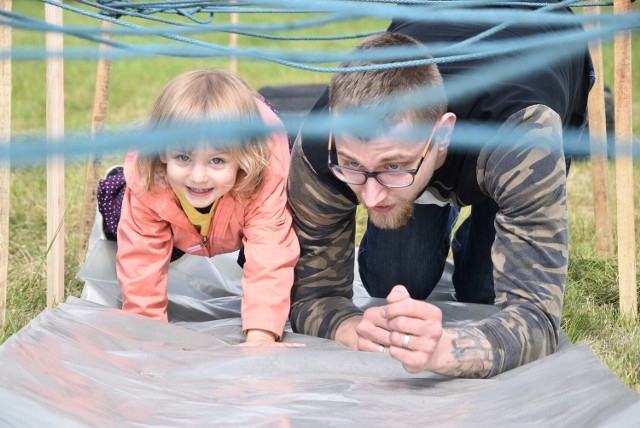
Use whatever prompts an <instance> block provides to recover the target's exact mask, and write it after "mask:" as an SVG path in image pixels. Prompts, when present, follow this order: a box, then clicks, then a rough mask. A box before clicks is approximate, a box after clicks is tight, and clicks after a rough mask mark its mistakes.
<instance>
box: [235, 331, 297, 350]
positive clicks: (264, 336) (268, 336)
mask: <svg viewBox="0 0 640 428" xmlns="http://www.w3.org/2000/svg"><path fill="white" fill-rule="evenodd" d="M237 346H273V347H278V348H299V347H302V346H306V345H305V344H304V343H289V342H278V341H276V336H275V334H273V333H271V332H270V331H267V330H258V329H253V330H249V331H248V332H247V341H246V342H243V343H239V344H238V345H237Z"/></svg>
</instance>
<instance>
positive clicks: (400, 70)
mask: <svg viewBox="0 0 640 428" xmlns="http://www.w3.org/2000/svg"><path fill="white" fill-rule="evenodd" d="M407 46H414V47H417V48H424V45H423V44H422V43H420V42H418V41H417V40H415V39H413V38H412V37H409V36H405V35H402V34H397V33H390V32H385V33H380V34H376V35H373V36H370V37H368V38H366V39H365V40H364V41H362V42H361V43H359V44H358V45H357V46H356V47H355V48H354V49H353V51H354V52H358V51H364V50H367V49H382V48H393V47H407ZM426 58H429V56H428V55H426V54H425V55H419V54H417V55H416V57H415V58H411V59H426ZM388 62H389V61H388V60H383V61H347V62H344V63H342V64H341V66H342V67H358V66H371V65H375V64H384V63H388ZM417 91H428V93H429V94H430V95H433V97H431V96H430V102H428V103H425V104H426V105H421V106H418V107H417V108H416V109H408V110H400V111H385V112H384V113H380V114H381V116H379V117H377V118H376V119H380V120H385V121H392V122H395V123H397V122H400V121H403V120H406V119H409V120H412V121H416V122H419V121H423V122H435V121H437V120H438V119H440V117H441V116H442V115H443V114H445V113H446V111H447V100H446V95H445V92H444V86H443V83H442V76H441V75H440V71H439V70H438V67H437V66H436V65H435V64H423V65H416V66H410V67H400V66H399V67H394V68H389V69H375V70H369V71H356V72H344V73H336V74H335V75H334V76H333V78H332V79H331V82H330V84H329V107H330V109H331V112H332V113H340V112H346V111H349V110H351V109H357V108H362V107H364V108H367V107H374V108H375V107H376V106H379V105H381V104H383V103H384V102H385V101H386V100H387V99H388V98H389V97H396V96H402V95H409V96H411V95H414V96H415V94H416V92H417Z"/></svg>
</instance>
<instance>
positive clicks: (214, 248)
mask: <svg viewBox="0 0 640 428" xmlns="http://www.w3.org/2000/svg"><path fill="white" fill-rule="evenodd" d="M256 103H257V104H258V106H259V108H260V113H261V115H262V118H263V120H264V122H265V123H266V124H268V125H276V126H277V125H279V126H282V132H277V133H274V134H272V135H271V136H270V137H269V143H270V145H271V158H270V162H269V166H268V168H267V172H266V174H265V177H264V181H263V183H262V185H261V186H260V188H259V190H258V192H257V194H256V195H255V199H253V200H245V201H242V202H239V201H237V200H235V199H234V198H233V197H231V196H230V195H229V194H226V195H224V196H223V197H222V198H221V199H220V200H219V201H218V204H217V206H216V211H215V213H214V216H213V218H212V220H211V221H212V224H211V227H210V228H209V233H208V236H207V241H206V243H205V242H204V240H203V237H202V236H201V235H200V234H199V233H198V232H197V231H196V229H195V227H194V226H193V224H191V222H190V221H189V219H188V218H187V216H186V214H185V213H184V211H182V209H181V207H180V203H179V202H178V198H177V197H176V195H175V193H174V192H173V190H172V189H171V186H170V185H169V184H168V182H167V180H166V178H165V177H164V176H156V180H155V181H156V183H155V191H154V192H149V191H141V189H140V180H139V176H138V175H137V170H136V168H135V159H136V153H135V152H131V153H129V154H128V155H127V158H126V160H125V167H124V174H125V179H126V182H127V188H126V191H125V195H124V200H123V203H122V212H121V215H120V223H119V225H118V254H117V263H116V265H117V275H118V280H119V281H120V284H121V285H122V296H123V310H126V311H129V312H133V313H137V314H140V315H144V316H147V317H150V318H155V319H159V320H163V321H167V271H168V268H169V262H170V258H171V252H172V249H173V247H174V246H175V247H177V248H179V249H181V250H183V251H185V252H188V253H191V254H196V255H201V256H205V257H211V256H214V255H216V254H222V253H230V252H233V251H235V250H238V249H240V247H242V246H244V252H245V257H246V263H245V265H244V269H243V276H242V290H243V297H242V329H243V331H246V330H249V329H254V328H259V329H263V330H268V331H271V332H273V333H275V334H277V335H278V336H279V337H282V333H283V329H284V326H285V323H286V321H287V318H288V315H289V309H290V294H291V287H292V284H293V269H294V267H295V265H296V262H297V261H298V257H299V254H300V247H299V245H298V239H297V237H296V235H295V233H294V231H293V229H292V227H291V222H292V220H291V214H290V212H289V209H288V206H287V192H286V178H287V175H288V172H289V159H290V157H289V145H288V139H287V134H286V133H285V131H284V126H283V125H282V122H281V121H280V119H279V118H278V117H277V116H276V114H275V113H274V112H273V111H272V110H271V109H270V108H269V107H268V106H267V105H266V104H264V103H263V102H262V101H260V100H256ZM203 244H204V245H203Z"/></svg>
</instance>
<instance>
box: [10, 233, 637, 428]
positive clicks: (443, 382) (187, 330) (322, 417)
mask: <svg viewBox="0 0 640 428" xmlns="http://www.w3.org/2000/svg"><path fill="white" fill-rule="evenodd" d="M114 255H115V247H114V245H113V243H110V242H106V241H103V240H100V239H98V240H94V241H93V242H92V244H91V250H90V252H89V255H88V258H87V261H86V263H85V265H84V266H83V268H82V270H81V272H80V273H79V276H80V277H81V278H83V279H84V280H85V281H86V284H87V286H86V287H85V293H84V297H85V298H87V299H91V300H93V302H90V301H87V300H81V299H76V298H69V299H68V300H67V302H66V303H64V304H62V305H60V306H58V307H57V308H55V309H48V310H45V311H44V312H42V313H41V314H40V315H39V316H38V317H36V318H35V319H34V320H33V321H31V322H30V323H29V324H28V325H27V326H26V327H25V328H23V329H22V330H21V331H19V332H18V333H16V334H15V335H14V336H12V337H11V338H9V339H8V340H7V341H6V342H5V343H4V344H3V345H2V346H0V426H2V427H4V426H10V427H23V426H24V427H45V426H46V427H53V426H62V427H98V426H100V427H102V426H118V427H123V426H133V427H144V426H163V427H178V426H180V427H182V426H189V427H192V426H252V427H297V426H304V427H305V428H308V427H316V426H319V427H325V426H385V427H388V426H424V425H428V426H451V427H464V426H474V427H476V426H491V427H500V426H535V427H539V426H554V427H560V426H572V427H573V426H580V427H583V426H611V427H627V426H628V427H631V426H638V424H639V422H638V421H640V397H639V396H638V395H637V394H635V393H634V392H633V391H632V390H630V389H629V388H627V387H626V386H625V385H624V384H623V383H622V382H621V381H620V380H619V379H618V378H617V377H616V376H615V375H614V374H613V373H612V372H611V371H609V369H608V368H607V367H606V366H605V365H604V364H602V363H601V362H600V361H599V360H598V359H597V358H596V357H595V355H594V354H593V353H592V352H591V350H590V349H589V348H588V347H587V346H586V345H573V344H571V343H570V342H569V341H568V340H567V339H566V338H565V337H564V336H563V342H562V345H561V347H560V350H559V351H558V352H557V353H555V354H554V355H551V356H549V357H547V358H544V359H541V360H539V361H536V362H534V363H531V364H528V365H525V366H523V367H520V368H518V369H514V370H511V371H509V372H507V373H504V374H502V375H499V376H496V377H494V378H492V379H488V380H469V379H453V378H447V377H444V376H439V375H435V374H432V373H422V374H419V375H411V374H408V373H406V372H405V371H404V370H403V369H402V367H401V365H400V364H399V363H398V362H397V361H395V360H393V359H392V358H391V357H389V356H388V355H387V354H380V353H365V352H355V351H351V350H348V349H346V348H344V347H343V346H341V345H339V344H337V343H335V342H332V341H329V340H324V339H319V338H315V337H310V336H303V335H298V334H294V333H291V332H290V330H289V332H287V333H286V334H285V337H284V340H285V341H292V342H302V343H305V344H306V347H304V348H245V347H237V346H231V345H234V344H236V343H239V342H241V341H242V334H241V331H240V330H241V328H240V319H239V318H238V315H239V308H240V297H239V296H238V293H239V290H240V285H239V278H240V275H241V271H240V269H239V268H238V267H237V265H236V264H235V259H234V255H227V256H221V257H216V258H214V259H206V258H202V257H190V256H185V257H184V258H183V259H181V260H179V261H177V262H175V263H173V264H172V267H171V274H170V290H171V304H170V305H171V312H170V314H171V317H172V319H173V321H174V322H173V323H170V324H165V323H161V322H158V321H154V320H151V319H147V318H144V317H139V316H135V315H131V314H127V313H124V312H122V311H120V310H118V309H116V308H113V307H109V306H116V305H117V300H118V297H119V296H118V293H117V282H115V279H114V267H113V258H114ZM114 287H115V290H116V291H115V292H114ZM356 292H357V297H356V302H358V304H359V305H361V306H363V307H364V306H368V305H373V304H378V303H380V300H376V299H371V298H369V297H367V296H366V293H365V292H364V291H363V290H362V287H361V286H360V285H359V284H356ZM95 301H101V303H104V304H102V305H100V304H97V303H94V302H95ZM431 301H433V302H434V303H435V304H437V305H439V306H440V307H441V308H442V309H443V311H444V314H445V321H446V323H447V324H453V323H459V322H466V321H468V320H472V319H477V318H481V317H483V316H486V315H488V314H490V313H492V312H493V311H494V309H493V308H492V307H490V306H481V305H467V304H460V303H457V302H454V301H453V299H452V298H451V292H450V278H449V277H448V276H447V275H445V276H444V277H443V280H442V281H441V284H440V286H439V287H438V292H437V293H435V294H434V295H433V296H432V298H431ZM189 314H191V315H193V316H194V317H195V318H196V319H198V320H201V321H199V322H185V321H184V320H185V319H188V318H189ZM207 318H208V319H211V318H217V320H209V321H204V320H205V319H207ZM180 320H183V321H180Z"/></svg>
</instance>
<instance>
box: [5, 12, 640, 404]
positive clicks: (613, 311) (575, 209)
mask: <svg viewBox="0 0 640 428" xmlns="http://www.w3.org/2000/svg"><path fill="white" fill-rule="evenodd" d="M71 4H73V2H71ZM13 7H14V10H15V11H16V12H20V13H23V14H26V15H29V16H33V17H38V18H42V17H43V16H44V12H43V9H44V8H43V5H42V4H40V3H39V2H36V1H14V2H13ZM634 7H637V6H634ZM220 19H224V18H220ZM240 19H241V20H242V21H244V22H248V21H249V20H251V19H253V20H258V19H259V20H264V19H265V18H264V17H253V18H250V17H248V16H246V15H241V16H240ZM273 19H276V18H273ZM277 19H278V20H280V19H281V18H277ZM290 19H299V17H297V16H294V17H290ZM64 21H65V24H68V25H80V24H82V25H97V23H96V22H93V21H91V20H89V19H87V18H82V17H78V16H77V15H74V14H70V13H65V14H64ZM385 26H386V25H385V23H382V22H373V21H359V22H357V25H354V24H352V23H349V24H339V25H338V24H336V25H330V26H326V27H323V28H322V29H321V32H322V33H323V34H345V33H353V32H356V31H371V30H377V29H382V28H384V27H385ZM319 32H320V30H314V34H318V33H319ZM299 33H300V34H303V33H304V31H300V32H299ZM206 39H207V40H208V41H214V42H217V43H220V44H227V41H228V36H224V35H223V36H218V35H207V36H206ZM118 40H122V41H130V42H132V43H140V40H138V39H136V38H134V37H126V38H125V37H122V38H118ZM13 42H14V45H15V46H42V45H43V44H44V36H43V35H42V34H36V33H31V32H24V31H15V32H14V35H13ZM65 43H67V45H69V46H70V45H79V46H92V45H90V44H89V43H88V42H85V41H81V40H78V39H74V38H71V37H66V39H65ZM355 43H356V42H355V41H348V40H347V41H341V42H305V43H302V42H296V43H291V44H290V45H286V46H287V47H288V48H292V49H309V46H313V48H317V49H335V50H342V51H344V50H347V49H349V48H350V47H351V46H353V45H354V44H355ZM633 43H634V49H633V58H632V64H633V65H632V68H633V81H634V83H636V85H635V86H636V87H635V88H634V89H635V91H634V93H633V103H634V112H635V114H634V119H635V121H634V134H635V135H639V134H640V115H638V114H637V113H638V112H639V111H640V85H638V84H637V83H640V75H639V74H638V73H640V49H639V48H638V46H640V37H639V35H638V34H636V35H635V37H634V40H633ZM239 44H240V46H241V47H251V46H253V47H260V48H269V47H270V48H274V49H282V48H283V46H284V45H283V42H278V41H268V40H254V39H250V38H246V37H240V40H239ZM612 58H613V54H612V49H611V46H605V51H604V65H605V73H606V74H605V83H607V84H609V85H610V86H613V79H612V64H613V60H612ZM227 67H228V62H227V61H225V60H219V59H217V60H216V59H214V60H210V59H184V58H143V59H120V60H115V61H113V64H112V71H111V86H110V94H109V111H108V120H107V122H108V127H111V128H115V127H119V126H122V125H127V124H130V123H132V122H135V121H138V120H140V119H142V118H144V116H145V115H146V112H147V109H148V108H149V106H150V105H151V102H152V101H153V99H154V98H155V97H156V96H157V94H158V93H159V91H160V89H161V88H162V87H163V86H164V85H165V84H166V83H167V82H168V81H169V80H170V79H171V78H173V77H174V76H176V75H177V74H179V73H181V72H183V71H187V70H190V69H194V68H223V69H225V68H227ZM95 70H96V64H95V61H94V60H69V61H67V62H66V66H65V116H66V129H67V130H68V131H76V130H86V129H88V127H89V123H90V114H91V109H92V102H93V90H94V89H93V85H94V81H95ZM239 74H240V75H241V76H242V77H243V78H245V80H247V82H248V83H249V84H250V86H251V87H252V88H254V89H259V88H260V87H262V86H265V85H277V84H291V83H321V82H326V81H328V79H329V78H330V76H329V75H328V74H323V73H312V72H306V71H300V70H296V69H292V68H287V67H283V66H278V65H274V64H270V63H257V62H255V61H241V62H240V64H239ZM44 94H45V73H44V62H43V61H15V62H14V64H13V99H12V103H13V106H12V107H13V118H12V131H13V133H14V134H16V135H17V134H22V133H34V132H36V133H37V132H42V131H43V130H44V129H45V123H46V122H45V117H46V115H45V95H44ZM121 155H122V154H121V153H110V154H107V157H106V158H105V159H104V167H105V168H106V166H108V165H110V164H112V163H115V162H119V161H121ZM635 174H636V178H635V180H634V183H636V189H635V196H636V199H635V210H636V225H638V224H640V222H639V221H638V219H639V217H640V201H639V199H640V184H638V183H640V177H639V176H638V175H639V174H640V165H636V166H635ZM614 177H615V175H614V165H613V163H612V164H611V171H610V175H609V187H610V202H611V212H612V218H613V219H614V220H615V193H614V190H615V183H614ZM83 187H84V166H83V162H77V161H76V162H74V163H67V166H66V172H65V191H66V195H65V204H66V213H65V284H66V295H74V296H79V295H80V291H81V289H82V284H81V283H80V282H79V281H77V280H76V279H75V278H74V276H75V274H76V272H77V271H78V270H79V267H80V262H79V260H78V257H77V253H78V230H77V224H78V223H79V220H80V218H81V215H82V213H81V202H82V192H83ZM568 193H569V212H570V262H569V277H568V281H567V287H566V297H565V306H564V314H563V320H562V326H563V329H564V330H565V332H566V333H567V335H568V336H569V338H570V339H571V340H572V341H573V342H575V343H579V342H583V343H587V344H588V345H589V346H590V347H591V348H592V349H593V350H594V352H595V353H596V355H597V356H598V357H599V358H600V359H601V360H602V361H603V362H604V363H605V364H606V365H607V366H608V367H609V368H610V369H611V370H612V371H613V372H614V373H615V374H616V375H617V376H618V377H619V378H620V379H621V380H622V381H623V382H624V383H625V384H626V385H628V386H629V387H631V388H636V390H638V391H639V392H640V386H639V384H640V373H638V368H639V367H640V323H639V322H638V321H632V320H629V319H626V318H624V317H621V316H620V313H619V310H618V291H617V287H618V285H617V260H616V259H615V258H611V259H602V258H599V257H597V256H596V255H595V250H594V248H595V242H594V234H595V232H594V231H595V228H594V224H593V209H592V206H593V204H592V200H591V176H590V164H589V163H588V162H585V161H583V162H576V163H574V165H573V166H572V169H571V173H570V175H569V184H568ZM10 206H11V208H10V233H9V278H8V280H9V286H8V300H7V314H6V315H7V319H6V325H5V326H4V328H3V329H2V331H1V332H0V343H1V342H3V341H4V340H6V339H7V338H8V337H9V336H11V335H12V334H14V333H15V332H16V331H18V330H19V329H21V328H22V327H23V326H25V325H26V324H27V323H28V322H29V320H31V319H33V318H34V317H35V316H36V315H37V314H38V313H40V312H41V311H42V310H44V309H45V307H46V303H45V295H46V294H45V292H46V290H45V288H46V285H45V284H46V278H45V275H46V273H45V272H46V269H45V267H46V266H45V263H46V260H45V259H46V255H45V252H46V238H45V237H46V178H45V169H44V167H28V168H25V167H20V168H17V167H14V168H13V169H12V171H11V194H10ZM365 222H366V214H365V213H364V212H363V210H359V212H358V236H357V239H358V240H359V239H360V237H361V236H362V233H363V232H364V225H365ZM614 230H615V228H614ZM639 238H640V228H638V226H636V242H637V243H638V244H637V251H640V239H639ZM637 254H638V253H637ZM636 259H640V257H636Z"/></svg>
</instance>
